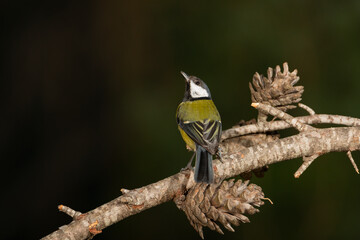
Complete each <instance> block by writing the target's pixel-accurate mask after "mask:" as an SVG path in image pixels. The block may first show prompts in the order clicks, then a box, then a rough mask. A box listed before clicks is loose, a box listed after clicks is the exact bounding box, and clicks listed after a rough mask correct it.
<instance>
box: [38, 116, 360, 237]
mask: <svg viewBox="0 0 360 240" xmlns="http://www.w3.org/2000/svg"><path fill="white" fill-rule="evenodd" d="M358 121H360V119H358ZM359 140H360V128H358V127H339V128H328V129H315V130H311V131H306V132H302V133H299V134H298V135H295V136H291V137H287V138H283V139H279V140H276V141H274V142H269V143H262V144H258V145H255V146H252V147H249V148H245V149H243V150H241V151H240V152H237V153H233V154H230V155H226V154H224V155H223V156H222V162H220V161H218V160H215V161H214V170H215V178H216V180H217V181H219V180H220V179H226V178H230V177H233V176H237V175H239V174H241V173H243V172H247V171H250V170H254V169H257V168H260V167H263V166H266V165H269V164H273V163H276V162H281V161H285V160H289V159H294V158H298V157H302V156H312V155H315V154H319V153H321V154H325V153H329V152H339V151H342V152H347V151H349V150H351V151H354V150H359V149H360V141H359ZM229 144H236V143H234V142H231V143H229ZM238 147H239V148H240V147H241V146H240V145H239V146H238ZM194 184H195V183H194V180H193V175H192V171H190V170H187V171H183V172H180V173H177V174H175V175H173V176H170V177H168V178H165V179H163V180H161V181H158V182H156V183H153V184H150V185H147V186H145V187H142V188H138V189H134V190H130V191H129V192H128V193H126V194H124V195H122V196H120V197H118V198H116V199H114V200H112V201H110V202H108V203H106V204H104V205H102V206H100V207H98V208H96V209H94V210H92V211H90V212H88V213H85V214H83V217H82V218H81V219H78V220H74V221H72V222H71V223H70V224H68V225H65V226H62V227H60V229H59V230H57V231H55V232H53V233H51V234H50V235H48V236H46V237H44V238H43V239H47V240H50V239H86V238H89V237H91V236H92V233H91V231H90V228H89V226H91V224H94V223H95V222H97V223H98V224H97V228H96V229H97V230H98V231H100V230H102V229H104V228H106V227H109V226H110V225H112V224H114V223H116V222H119V221H121V220H123V219H124V218H127V217H129V216H131V215H134V214H137V213H139V212H142V211H144V210H146V209H149V208H151V207H155V206H157V205H159V204H162V203H164V202H167V201H171V200H172V199H174V198H175V197H176V196H179V195H181V194H183V192H184V191H185V190H186V189H190V188H191V187H192V186H194Z"/></svg>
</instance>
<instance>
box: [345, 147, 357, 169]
mask: <svg viewBox="0 0 360 240" xmlns="http://www.w3.org/2000/svg"><path fill="white" fill-rule="evenodd" d="M346 154H347V156H348V157H349V159H350V162H351V164H352V165H353V167H354V169H355V171H356V172H357V174H359V169H358V167H357V166H356V163H355V161H354V158H353V157H352V155H351V151H348V152H347V153H346Z"/></svg>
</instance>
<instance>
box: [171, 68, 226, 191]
mask: <svg viewBox="0 0 360 240" xmlns="http://www.w3.org/2000/svg"><path fill="white" fill-rule="evenodd" d="M181 74H182V75H183V76H184V77H185V80H186V88H185V95H184V98H183V100H182V102H181V103H180V104H179V106H178V108H177V111H176V121H177V124H178V128H179V131H180V134H181V136H182V138H183V139H184V141H185V143H186V147H187V148H188V149H189V150H192V151H194V152H196V163H195V174H194V178H195V181H196V182H206V183H208V184H210V183H213V181H214V171H213V167H212V155H215V154H216V153H217V151H218V147H219V143H220V136H221V131H222V126H221V118H220V114H219V112H218V110H217V109H216V106H215V104H214V102H213V101H212V99H211V94H210V90H209V88H208V86H207V85H206V84H205V83H204V82H203V81H202V80H201V79H199V78H197V77H195V76H188V75H187V74H186V73H184V72H181ZM191 162H192V159H191V160H190V162H189V164H188V166H191Z"/></svg>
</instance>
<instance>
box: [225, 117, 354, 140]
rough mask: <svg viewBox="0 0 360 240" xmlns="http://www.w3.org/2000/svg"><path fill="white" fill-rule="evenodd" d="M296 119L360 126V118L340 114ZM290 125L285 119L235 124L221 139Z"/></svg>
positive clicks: (302, 121)
mask: <svg viewBox="0 0 360 240" xmlns="http://www.w3.org/2000/svg"><path fill="white" fill-rule="evenodd" d="M295 119H297V120H298V121H299V122H301V123H305V124H308V125H309V124H319V123H328V124H338V125H345V126H360V119H358V118H352V117H347V116H340V115H330V114H315V115H310V116H302V117H295ZM290 127H292V126H291V125H290V124H289V123H287V122H285V121H273V122H266V123H262V124H251V125H245V126H234V127H232V128H230V129H227V130H225V131H223V134H222V136H221V139H222V140H225V139H228V138H234V137H238V136H242V135H247V134H254V133H265V132H271V131H277V130H283V129H287V128H290Z"/></svg>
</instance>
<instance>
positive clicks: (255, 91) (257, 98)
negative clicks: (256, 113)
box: [249, 62, 304, 111]
mask: <svg viewBox="0 0 360 240" xmlns="http://www.w3.org/2000/svg"><path fill="white" fill-rule="evenodd" d="M283 68H284V71H283V72H281V69H280V66H276V68H275V71H274V70H273V69H272V68H268V71H267V77H265V76H263V75H260V74H259V73H255V74H254V77H253V81H252V84H251V83H249V87H250V91H251V100H252V102H254V103H255V102H258V103H265V104H269V105H271V106H273V107H277V108H278V109H280V110H282V111H287V110H289V109H292V108H296V106H295V105H292V104H294V103H298V102H300V101H301V96H302V94H303V92H304V87H303V86H294V85H295V84H296V83H297V82H298V81H299V79H300V77H299V76H297V70H296V69H295V70H294V71H293V72H289V66H288V64H287V63H286V62H285V63H284V64H283ZM274 73H275V75H274Z"/></svg>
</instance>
